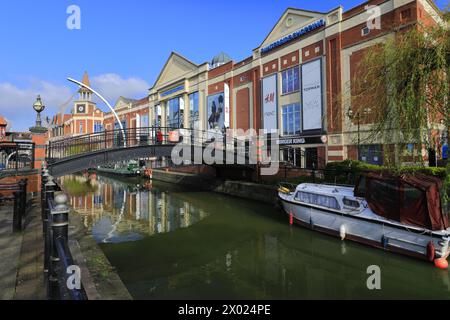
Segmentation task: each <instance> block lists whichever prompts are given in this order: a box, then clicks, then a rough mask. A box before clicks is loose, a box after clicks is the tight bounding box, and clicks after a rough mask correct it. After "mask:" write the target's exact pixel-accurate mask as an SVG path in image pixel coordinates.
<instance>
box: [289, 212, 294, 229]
mask: <svg viewBox="0 0 450 320" xmlns="http://www.w3.org/2000/svg"><path fill="white" fill-rule="evenodd" d="M293 224H294V215H293V214H292V211H291V212H290V213H289V225H290V226H292V225H293Z"/></svg>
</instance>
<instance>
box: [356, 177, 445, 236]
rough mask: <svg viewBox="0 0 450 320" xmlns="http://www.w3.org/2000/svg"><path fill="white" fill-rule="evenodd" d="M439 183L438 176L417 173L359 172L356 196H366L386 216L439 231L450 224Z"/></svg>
mask: <svg viewBox="0 0 450 320" xmlns="http://www.w3.org/2000/svg"><path fill="white" fill-rule="evenodd" d="M442 185H443V182H442V180H440V179H439V178H436V177H433V176H428V175H424V174H419V173H415V174H414V175H413V174H404V175H401V176H393V175H392V174H388V173H384V172H383V173H374V172H371V173H365V174H362V175H361V176H360V178H359V181H358V183H357V185H356V187H355V196H358V197H365V198H366V201H367V203H368V205H369V207H370V209H371V210H372V211H373V212H375V213H376V214H378V215H380V216H382V217H384V218H386V219H391V220H394V221H398V222H401V223H404V224H407V225H411V226H416V227H420V228H425V229H428V230H432V231H440V230H446V229H447V228H448V226H449V222H448V214H447V212H444V210H443V208H445V206H443V204H442V203H441V195H440V190H442Z"/></svg>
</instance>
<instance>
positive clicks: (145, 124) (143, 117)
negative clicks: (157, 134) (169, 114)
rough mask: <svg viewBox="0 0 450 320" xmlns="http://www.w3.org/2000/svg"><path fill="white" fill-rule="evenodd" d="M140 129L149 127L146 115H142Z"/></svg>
mask: <svg viewBox="0 0 450 320" xmlns="http://www.w3.org/2000/svg"><path fill="white" fill-rule="evenodd" d="M140 125H141V128H147V127H148V126H149V123H148V114H144V115H143V116H141V124H140Z"/></svg>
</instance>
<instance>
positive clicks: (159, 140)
mask: <svg viewBox="0 0 450 320" xmlns="http://www.w3.org/2000/svg"><path fill="white" fill-rule="evenodd" d="M162 142H163V134H162V132H161V129H158V132H157V133H156V144H162Z"/></svg>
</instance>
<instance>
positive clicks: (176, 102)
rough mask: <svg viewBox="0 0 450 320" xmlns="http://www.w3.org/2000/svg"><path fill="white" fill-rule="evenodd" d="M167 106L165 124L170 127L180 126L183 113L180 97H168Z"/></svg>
mask: <svg viewBox="0 0 450 320" xmlns="http://www.w3.org/2000/svg"><path fill="white" fill-rule="evenodd" d="M167 106H168V108H167V126H168V127H170V128H182V127H183V126H182V124H183V122H182V120H183V114H182V110H181V109H180V98H175V99H170V100H169V101H168V103H167Z"/></svg>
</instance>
